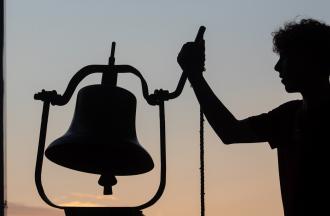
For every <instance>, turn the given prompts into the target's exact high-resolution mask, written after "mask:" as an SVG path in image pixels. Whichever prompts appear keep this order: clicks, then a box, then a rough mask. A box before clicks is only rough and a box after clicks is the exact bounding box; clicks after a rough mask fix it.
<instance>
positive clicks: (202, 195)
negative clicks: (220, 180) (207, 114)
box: [199, 108, 205, 216]
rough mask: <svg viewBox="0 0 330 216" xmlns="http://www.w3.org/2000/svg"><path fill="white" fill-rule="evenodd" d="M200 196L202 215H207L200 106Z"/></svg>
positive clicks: (202, 122)
mask: <svg viewBox="0 0 330 216" xmlns="http://www.w3.org/2000/svg"><path fill="white" fill-rule="evenodd" d="M199 116H200V124H199V126H200V131H199V135H200V136H199V138H200V139H199V141H200V184H201V185H200V190H201V191H200V196H201V197H200V198H201V216H205V183H204V181H205V179H204V115H203V111H202V108H200V115H199Z"/></svg>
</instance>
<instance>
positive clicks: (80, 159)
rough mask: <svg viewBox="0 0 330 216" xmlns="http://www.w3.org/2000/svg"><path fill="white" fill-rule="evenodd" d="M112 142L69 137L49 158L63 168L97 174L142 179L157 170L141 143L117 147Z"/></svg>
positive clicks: (52, 148)
mask: <svg viewBox="0 0 330 216" xmlns="http://www.w3.org/2000/svg"><path fill="white" fill-rule="evenodd" d="M104 140H107V141H104ZM108 140H109V139H102V138H101V137H97V138H95V137H93V138H91V137H90V136H84V135H74V134H68V133H66V134H65V135H64V136H62V137H60V138H58V139H56V140H55V141H54V142H52V143H51V144H50V145H49V146H48V148H47V149H46V151H45V155H46V157H47V158H48V159H49V160H51V161H52V162H54V163H56V164H58V165H60V166H64V167H67V168H70V169H74V170H77V171H81V172H87V173H94V174H103V173H112V174H113V175H116V176H118V175H119V176H127V175H138V174H142V173H146V172H149V171H151V170H152V169H153V168H154V163H153V160H152V158H151V156H150V155H149V154H148V153H147V151H146V150H144V149H143V147H142V146H141V145H140V144H139V143H138V141H137V140H122V141H120V142H117V143H113V144H112V143H109V141H108Z"/></svg>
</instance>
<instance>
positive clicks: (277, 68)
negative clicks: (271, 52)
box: [274, 59, 281, 72]
mask: <svg viewBox="0 0 330 216" xmlns="http://www.w3.org/2000/svg"><path fill="white" fill-rule="evenodd" d="M274 70H276V71H277V72H280V70H281V59H279V60H278V61H277V63H276V64H275V66H274Z"/></svg>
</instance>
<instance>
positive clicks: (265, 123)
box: [244, 101, 300, 149]
mask: <svg viewBox="0 0 330 216" xmlns="http://www.w3.org/2000/svg"><path fill="white" fill-rule="evenodd" d="M299 104H300V102H298V101H290V102H287V103H284V104H282V105H281V106H279V107H277V108H275V109H273V110H271V111H270V112H268V113H263V114H260V115H257V116H251V117H249V118H247V119H245V120H244V121H246V122H247V124H249V126H250V127H251V128H252V130H253V131H254V132H255V134H256V136H258V137H259V138H260V139H262V140H265V141H267V142H268V143H269V145H270V147H271V148H272V149H274V148H278V147H280V146H281V145H282V144H283V143H285V142H286V141H287V140H289V139H290V134H291V131H292V128H293V121H294V116H295V112H296V110H297V106H298V105H299Z"/></svg>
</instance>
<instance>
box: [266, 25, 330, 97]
mask: <svg viewBox="0 0 330 216" xmlns="http://www.w3.org/2000/svg"><path fill="white" fill-rule="evenodd" d="M272 35H273V45H274V46H273V50H274V52H275V53H277V54H279V57H280V59H279V60H278V62H277V63H276V65H275V70H276V71H278V72H279V75H280V77H281V78H282V83H283V84H284V86H285V89H286V90H287V92H301V93H302V92H304V91H313V90H314V89H315V88H318V87H319V86H321V85H329V75H330V26H328V25H326V24H325V23H322V22H320V21H317V20H314V19H302V20H300V21H299V22H288V23H286V24H285V25H284V26H283V27H282V28H280V29H279V30H278V31H276V32H273V34H272Z"/></svg>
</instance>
